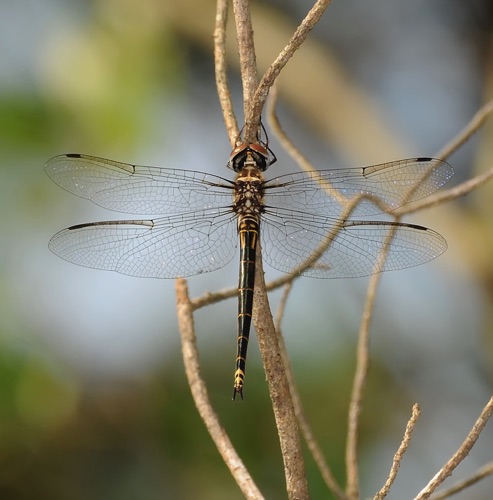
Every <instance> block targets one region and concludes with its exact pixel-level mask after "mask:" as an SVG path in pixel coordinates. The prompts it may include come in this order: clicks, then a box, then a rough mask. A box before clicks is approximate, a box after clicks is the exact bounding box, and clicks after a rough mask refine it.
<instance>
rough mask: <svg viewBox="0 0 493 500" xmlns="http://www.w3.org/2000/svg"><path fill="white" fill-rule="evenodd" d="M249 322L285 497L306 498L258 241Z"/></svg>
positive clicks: (296, 432)
mask: <svg viewBox="0 0 493 500" xmlns="http://www.w3.org/2000/svg"><path fill="white" fill-rule="evenodd" d="M253 320H254V324H255V330H256V332H257V339H258V343H259V348H260V353H261V356H262V364H263V366H264V370H265V374H266V378H267V383H268V386H269V395H270V398H271V402H272V408H273V411H274V418H275V421H276V427H277V433H278V436H279V443H280V446H281V454H282V458H283V462H284V475H285V478H286V491H287V494H288V498H290V499H304V498H308V483H307V480H306V474H305V464H304V461H303V450H302V447H301V439H300V435H299V429H298V425H297V421H296V416H295V412H294V407H293V402H292V400H291V394H290V390H289V384H288V379H287V374H286V372H285V370H284V366H283V360H282V355H281V351H280V347H279V339H278V336H277V334H276V331H275V328H274V322H273V320H272V313H271V311H270V307H269V301H268V298H267V292H266V290H265V281H264V271H263V268H262V252H261V248H260V242H259V244H258V246H257V265H256V268H255V290H254V299H253Z"/></svg>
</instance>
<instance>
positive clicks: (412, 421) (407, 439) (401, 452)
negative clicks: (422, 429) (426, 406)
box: [374, 403, 421, 500]
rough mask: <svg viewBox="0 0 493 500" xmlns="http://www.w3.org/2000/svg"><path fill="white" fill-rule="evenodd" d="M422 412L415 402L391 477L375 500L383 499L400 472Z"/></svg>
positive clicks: (395, 457)
mask: <svg viewBox="0 0 493 500" xmlns="http://www.w3.org/2000/svg"><path fill="white" fill-rule="evenodd" d="M420 413H421V410H420V409H419V406H418V404H417V403H416V404H414V406H413V410H412V414H411V418H410V419H409V421H408V423H407V425H406V430H405V432H404V437H403V439H402V442H401V444H400V446H399V448H398V449H397V452H396V453H395V455H394V460H393V462H392V467H391V468H390V473H389V477H388V479H387V481H386V482H385V484H384V485H383V487H382V489H381V490H380V491H379V492H378V493H377V494H376V495H375V497H374V500H382V499H383V498H385V497H386V496H387V495H388V493H389V491H390V487H391V486H392V484H393V483H394V481H395V478H396V477H397V473H398V472H399V467H400V466H401V461H402V457H403V456H404V453H406V451H407V449H408V447H409V445H410V444H411V434H412V432H413V430H414V427H415V426H416V424H417V422H418V419H419V415H420Z"/></svg>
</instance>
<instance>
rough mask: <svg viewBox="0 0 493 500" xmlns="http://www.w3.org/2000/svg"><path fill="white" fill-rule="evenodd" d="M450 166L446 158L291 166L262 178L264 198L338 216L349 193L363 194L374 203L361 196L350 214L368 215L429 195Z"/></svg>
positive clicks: (268, 202) (279, 204)
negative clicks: (325, 167)
mask: <svg viewBox="0 0 493 500" xmlns="http://www.w3.org/2000/svg"><path fill="white" fill-rule="evenodd" d="M453 172H454V171H453V169H452V167H451V166H450V165H449V164H448V163H447V162H445V161H442V160H439V159H436V158H411V159H407V160H398V161H393V162H388V163H382V164H380V165H372V166H368V167H358V168H346V169H334V170H320V171H316V172H297V173H294V174H287V175H282V176H280V177H276V178H274V179H271V180H269V181H267V182H266V183H265V185H264V188H265V192H266V194H265V204H266V205H267V206H272V207H279V208H285V209H293V210H299V211H302V212H311V213H313V214H317V215H322V214H323V215H326V216H328V217H338V216H339V215H340V214H341V212H342V211H343V210H345V209H346V208H347V207H348V205H349V204H351V203H353V200H354V198H355V197H357V196H360V195H367V196H372V197H375V198H376V199H377V200H378V202H379V203H375V202H374V201H372V200H363V201H362V202H361V203H359V204H358V205H357V206H356V207H355V208H354V210H353V212H352V216H353V217H365V216H371V215H376V214H379V213H382V212H384V211H385V210H388V211H391V210H395V209H396V208H398V207H401V206H402V205H405V204H406V203H409V202H412V201H416V200H420V199H422V198H425V197H426V196H429V195H430V194H432V193H434V192H435V191H437V190H438V189H440V188H441V187H442V186H443V185H444V184H445V183H447V182H448V180H449V179H450V178H451V177H452V175H453ZM381 204H383V205H384V208H383V209H382V205H381Z"/></svg>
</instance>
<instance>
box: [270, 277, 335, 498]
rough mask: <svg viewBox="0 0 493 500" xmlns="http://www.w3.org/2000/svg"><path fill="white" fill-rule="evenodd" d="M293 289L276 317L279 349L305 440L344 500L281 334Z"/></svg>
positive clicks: (326, 478)
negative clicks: (287, 304) (310, 422)
mask: <svg viewBox="0 0 493 500" xmlns="http://www.w3.org/2000/svg"><path fill="white" fill-rule="evenodd" d="M291 289H292V283H288V284H287V285H286V288H285V290H284V293H283V295H282V297H281V302H280V304H279V309H278V312H277V315H276V331H277V333H278V339H279V347H280V349H281V354H282V360H283V365H284V371H285V372H286V376H287V378H288V383H289V390H290V393H291V398H292V401H293V406H294V411H295V414H296V419H297V421H298V425H299V427H300V430H301V433H302V435H303V438H304V439H305V441H306V444H307V446H308V449H309V450H310V453H311V454H312V457H313V459H314V460H315V463H316V464H317V467H318V469H319V471H320V473H321V475H322V478H323V480H324V481H325V484H326V485H327V487H328V488H329V490H330V491H332V493H333V494H334V496H335V497H336V498H338V499H340V500H343V499H344V498H345V495H344V491H342V489H341V487H340V486H339V484H338V483H337V480H336V478H335V476H334V474H333V473H332V471H331V469H330V467H329V465H328V464H327V462H326V460H325V457H324V455H323V453H322V449H321V448H320V446H319V444H318V442H317V440H316V439H315V435H314V433H313V431H312V429H311V426H310V424H309V422H308V419H307V417H306V414H305V412H304V410H303V405H302V403H301V398H300V394H299V392H298V387H297V386H296V382H295V380H294V374H293V370H292V367H291V362H290V361H289V356H288V351H287V349H286V344H285V342H284V337H283V335H282V332H281V321H282V317H283V314H284V310H285V307H286V303H287V299H288V296H289V293H290V291H291Z"/></svg>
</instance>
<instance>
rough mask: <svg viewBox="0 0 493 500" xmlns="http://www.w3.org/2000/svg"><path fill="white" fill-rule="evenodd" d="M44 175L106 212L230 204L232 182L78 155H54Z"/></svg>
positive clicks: (170, 210)
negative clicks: (104, 209)
mask: <svg viewBox="0 0 493 500" xmlns="http://www.w3.org/2000/svg"><path fill="white" fill-rule="evenodd" d="M45 170H46V173H47V174H48V175H49V176H50V177H51V179H53V181H55V182H56V183H57V184H58V185H59V186H60V187H62V188H63V189H65V190H66V191H69V192H70V193H73V194H75V195H77V196H80V197H81V198H87V199H88V200H91V201H93V202H94V203H96V204H97V205H99V206H101V207H104V208H108V209H110V210H114V211H117V212H126V213H132V214H140V215H159V214H172V213H181V212H189V211H194V210H201V209H207V208H211V207H214V206H226V205H230V204H231V200H232V196H233V189H234V183H233V182H231V181H229V180H227V179H223V178H222V177H218V176H215V175H210V174H205V173H202V172H194V171H188V170H174V169H167V168H159V167H145V166H139V165H131V164H129V163H120V162H117V161H113V160H106V159H104V158H96V157H95V156H88V155H82V154H67V155H60V156H55V157H54V158H52V159H51V160H49V161H48V163H47V164H46V166H45Z"/></svg>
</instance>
